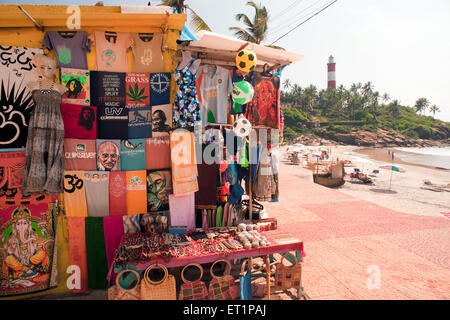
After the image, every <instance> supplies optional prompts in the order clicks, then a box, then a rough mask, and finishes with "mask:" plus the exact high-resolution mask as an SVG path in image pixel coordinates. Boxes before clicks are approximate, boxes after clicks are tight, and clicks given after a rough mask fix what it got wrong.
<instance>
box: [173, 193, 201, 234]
mask: <svg viewBox="0 0 450 320" xmlns="http://www.w3.org/2000/svg"><path fill="white" fill-rule="evenodd" d="M169 208H170V224H171V225H172V226H187V228H188V229H194V228H195V196H194V194H190V195H187V196H179V197H175V196H174V195H173V194H170V195H169Z"/></svg>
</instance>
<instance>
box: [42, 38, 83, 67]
mask: <svg viewBox="0 0 450 320" xmlns="http://www.w3.org/2000/svg"><path fill="white" fill-rule="evenodd" d="M42 44H43V45H44V46H45V47H46V48H47V49H49V50H54V51H55V55H56V57H57V58H58V62H59V67H60V68H75V69H87V68H88V64H87V58H86V52H87V51H91V43H90V41H89V37H88V33H87V32H86V31H75V32H63V31H47V32H46V33H45V36H44V41H43V42H42Z"/></svg>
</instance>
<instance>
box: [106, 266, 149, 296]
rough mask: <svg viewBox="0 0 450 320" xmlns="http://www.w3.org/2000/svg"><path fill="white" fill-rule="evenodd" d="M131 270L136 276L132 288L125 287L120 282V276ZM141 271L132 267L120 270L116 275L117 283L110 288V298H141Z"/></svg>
mask: <svg viewBox="0 0 450 320" xmlns="http://www.w3.org/2000/svg"><path fill="white" fill-rule="evenodd" d="M126 272H131V273H133V274H134V275H135V276H136V284H135V286H134V287H132V288H130V289H124V288H122V286H121V285H120V283H119V279H120V277H121V276H122V275H123V274H124V273H126ZM140 279H141V277H140V276H139V273H137V272H136V271H134V270H131V269H125V270H122V271H120V272H119V274H118V275H117V277H116V284H115V285H114V286H112V287H110V288H109V289H108V300H140V285H139V281H140Z"/></svg>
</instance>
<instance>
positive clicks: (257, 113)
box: [245, 73, 280, 128]
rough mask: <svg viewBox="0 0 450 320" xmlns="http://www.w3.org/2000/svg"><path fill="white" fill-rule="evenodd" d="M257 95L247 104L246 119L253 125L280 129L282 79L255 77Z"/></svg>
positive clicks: (259, 74)
mask: <svg viewBox="0 0 450 320" xmlns="http://www.w3.org/2000/svg"><path fill="white" fill-rule="evenodd" d="M254 90H255V95H254V96H253V100H252V101H250V102H249V103H248V104H247V110H246V114H245V117H246V118H247V119H248V120H249V121H250V122H251V123H252V124H253V125H261V126H268V127H271V128H278V127H279V125H280V78H279V77H277V76H272V77H266V76H263V75H262V74H261V73H255V76H254Z"/></svg>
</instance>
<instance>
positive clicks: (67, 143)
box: [64, 139, 97, 171]
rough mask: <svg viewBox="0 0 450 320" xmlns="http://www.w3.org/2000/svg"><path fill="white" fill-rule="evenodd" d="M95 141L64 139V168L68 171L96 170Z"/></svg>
mask: <svg viewBox="0 0 450 320" xmlns="http://www.w3.org/2000/svg"><path fill="white" fill-rule="evenodd" d="M96 155H97V153H96V151H95V140H86V139H64V168H65V169H66V170H88V171H89V170H96V169H97V162H96Z"/></svg>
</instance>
